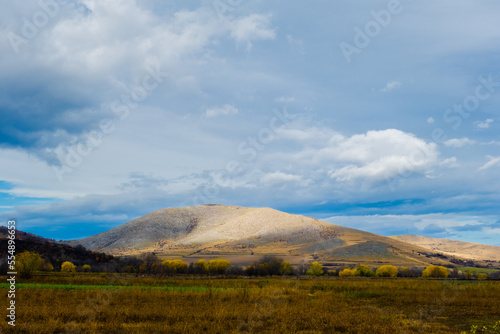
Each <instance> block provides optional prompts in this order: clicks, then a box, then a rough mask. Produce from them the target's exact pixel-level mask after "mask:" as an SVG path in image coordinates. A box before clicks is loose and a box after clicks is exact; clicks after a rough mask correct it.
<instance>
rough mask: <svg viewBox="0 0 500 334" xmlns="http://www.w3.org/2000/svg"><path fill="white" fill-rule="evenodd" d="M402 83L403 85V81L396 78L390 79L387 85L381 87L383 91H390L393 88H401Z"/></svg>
mask: <svg viewBox="0 0 500 334" xmlns="http://www.w3.org/2000/svg"><path fill="white" fill-rule="evenodd" d="M401 85H402V84H401V82H399V81H396V80H392V81H389V82H388V83H387V85H385V87H384V88H382V89H381V91H382V92H390V91H391V90H394V89H398V88H400V87H401Z"/></svg>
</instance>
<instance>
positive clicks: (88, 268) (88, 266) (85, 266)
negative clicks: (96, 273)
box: [82, 264, 92, 273]
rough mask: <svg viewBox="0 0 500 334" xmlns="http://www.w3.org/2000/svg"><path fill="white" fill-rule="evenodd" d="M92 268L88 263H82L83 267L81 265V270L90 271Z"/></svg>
mask: <svg viewBox="0 0 500 334" xmlns="http://www.w3.org/2000/svg"><path fill="white" fill-rule="evenodd" d="M91 270H92V267H91V266H90V265H88V264H84V265H83V267H82V271H84V272H87V273H88V272H90V271H91Z"/></svg>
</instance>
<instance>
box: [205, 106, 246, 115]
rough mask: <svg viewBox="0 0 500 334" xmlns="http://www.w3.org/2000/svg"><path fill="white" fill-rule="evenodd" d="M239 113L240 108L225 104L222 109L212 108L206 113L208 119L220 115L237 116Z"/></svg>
mask: <svg viewBox="0 0 500 334" xmlns="http://www.w3.org/2000/svg"><path fill="white" fill-rule="evenodd" d="M237 113H239V110H238V108H236V107H235V106H233V105H230V104H225V105H223V106H222V107H212V108H210V109H207V111H206V112H205V114H206V116H207V117H216V116H220V115H236V114H237Z"/></svg>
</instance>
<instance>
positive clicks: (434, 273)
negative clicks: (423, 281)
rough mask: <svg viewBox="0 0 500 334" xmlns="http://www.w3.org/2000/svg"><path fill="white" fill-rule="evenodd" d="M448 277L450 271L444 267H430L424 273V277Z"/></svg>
mask: <svg viewBox="0 0 500 334" xmlns="http://www.w3.org/2000/svg"><path fill="white" fill-rule="evenodd" d="M448 275H449V271H448V269H447V268H445V267H442V266H433V265H430V266H427V268H425V270H424V271H423V272H422V277H432V278H446V277H448Z"/></svg>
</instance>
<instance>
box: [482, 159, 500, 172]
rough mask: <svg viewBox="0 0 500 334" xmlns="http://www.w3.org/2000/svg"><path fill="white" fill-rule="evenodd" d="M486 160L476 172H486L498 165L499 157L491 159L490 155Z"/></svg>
mask: <svg viewBox="0 0 500 334" xmlns="http://www.w3.org/2000/svg"><path fill="white" fill-rule="evenodd" d="M486 158H488V160H489V161H488V162H487V163H485V164H484V165H482V166H481V167H479V168H478V169H477V170H478V171H481V170H486V169H489V168H491V167H494V166H497V165H499V164H500V157H493V156H491V155H487V156H486Z"/></svg>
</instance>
